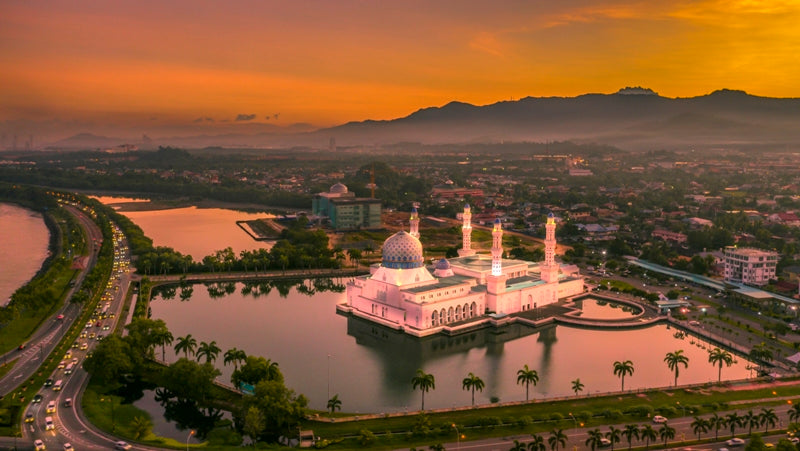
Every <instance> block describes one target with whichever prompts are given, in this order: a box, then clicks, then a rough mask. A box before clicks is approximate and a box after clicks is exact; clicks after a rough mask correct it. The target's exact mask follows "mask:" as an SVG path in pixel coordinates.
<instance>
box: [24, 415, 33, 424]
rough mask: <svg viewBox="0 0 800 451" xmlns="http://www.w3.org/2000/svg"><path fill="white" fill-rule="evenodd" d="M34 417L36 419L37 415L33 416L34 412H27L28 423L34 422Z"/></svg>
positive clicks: (26, 419)
mask: <svg viewBox="0 0 800 451" xmlns="http://www.w3.org/2000/svg"><path fill="white" fill-rule="evenodd" d="M34 419H35V417H34V416H33V413H31V412H28V413H26V414H25V422H26V423H33V420H34Z"/></svg>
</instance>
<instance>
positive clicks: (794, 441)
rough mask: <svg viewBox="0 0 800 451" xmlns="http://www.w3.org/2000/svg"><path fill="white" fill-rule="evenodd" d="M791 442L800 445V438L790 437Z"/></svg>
mask: <svg viewBox="0 0 800 451" xmlns="http://www.w3.org/2000/svg"><path fill="white" fill-rule="evenodd" d="M789 441H790V442H792V444H793V445H797V444H798V443H800V438H798V437H790V438H789Z"/></svg>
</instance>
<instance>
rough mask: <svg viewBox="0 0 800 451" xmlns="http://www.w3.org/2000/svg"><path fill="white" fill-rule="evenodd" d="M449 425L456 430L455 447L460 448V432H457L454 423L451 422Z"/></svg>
mask: <svg viewBox="0 0 800 451" xmlns="http://www.w3.org/2000/svg"><path fill="white" fill-rule="evenodd" d="M451 426H453V429H455V430H456V449H461V434H460V433H459V432H458V426H456V424H455V423H453V424H452V425H451Z"/></svg>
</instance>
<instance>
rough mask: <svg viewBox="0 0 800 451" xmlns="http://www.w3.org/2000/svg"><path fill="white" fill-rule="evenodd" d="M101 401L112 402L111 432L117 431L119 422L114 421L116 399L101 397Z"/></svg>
mask: <svg viewBox="0 0 800 451" xmlns="http://www.w3.org/2000/svg"><path fill="white" fill-rule="evenodd" d="M100 401H101V402H106V401H108V402H109V403H111V432H116V430H117V423H116V422H115V421H114V399H113V398H108V399H106V398H100Z"/></svg>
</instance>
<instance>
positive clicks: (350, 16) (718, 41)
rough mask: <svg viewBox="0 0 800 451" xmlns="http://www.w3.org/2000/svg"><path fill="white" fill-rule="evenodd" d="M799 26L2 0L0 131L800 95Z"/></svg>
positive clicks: (696, 16)
mask: <svg viewBox="0 0 800 451" xmlns="http://www.w3.org/2000/svg"><path fill="white" fill-rule="evenodd" d="M798 24H800V1H797V0H796V1H788V0H787V1H780V0H775V1H763V2H761V1H755V0H749V1H747V0H738V1H737V0H695V1H690V0H686V1H670V0H663V1H659V2H653V1H640V2H636V1H630V2H625V1H603V2H600V1H587V0H563V1H556V2H549V1H548V2H545V1H470V0H459V1H437V2H430V1H350V0H336V1H329V0H322V1H284V2H272V1H261V0H253V1H229V2H218V1H196V0H191V1H188V0H186V1H182V0H171V1H169V2H164V1H162V0H158V1H135V2H124V3H123V2H108V1H102V0H99V1H92V2H89V1H60V0H57V1H11V0H0V43H1V44H2V45H0V66H1V67H2V68H3V69H2V70H0V125H2V126H3V127H4V128H3V130H4V132H8V131H13V130H16V129H26V128H28V129H31V128H33V129H35V128H36V127H39V129H41V128H46V127H50V128H52V129H64V130H67V129H69V128H70V127H72V128H76V129H77V128H81V127H83V128H84V129H86V130H82V131H89V130H88V129H89V128H91V127H97V128H100V129H102V128H106V129H110V130H122V129H125V127H128V128H129V129H130V130H137V131H138V132H137V133H142V132H150V133H156V134H158V132H159V131H161V132H162V133H168V130H185V131H189V130H191V127H199V126H198V125H193V124H195V123H194V122H193V121H194V120H196V119H198V118H211V119H213V121H211V120H206V121H204V122H203V124H204V126H206V127H219V128H222V126H223V124H229V125H227V126H232V125H241V124H242V123H244V122H249V123H255V122H259V123H277V124H280V125H287V124H291V123H296V122H308V123H313V124H315V125H335V124H340V123H343V122H347V121H353V120H364V119H391V118H395V117H401V116H405V115H407V114H409V113H411V112H413V111H415V110H417V109H419V108H423V107H427V106H435V105H442V104H445V103H447V102H449V101H452V100H460V101H464V102H469V103H474V104H487V103H493V102H496V101H499V100H507V99H510V98H515V99H516V98H520V97H525V96H574V95H579V94H583V93H587V92H603V93H611V92H614V91H616V90H618V89H619V88H622V87H624V86H637V85H638V86H644V87H649V88H651V89H653V90H655V91H657V92H659V93H660V94H661V95H664V96H668V97H687V96H695V95H702V94H707V93H709V92H711V91H714V90H716V89H720V88H730V89H743V90H745V91H747V92H749V93H752V94H757V95H763V96H773V97H800V59H799V58H798V56H799V55H800V27H799V26H798ZM276 113H279V114H280V115H279V117H278V118H277V120H276V118H275V117H274V116H273V115H274V114H276ZM250 114H254V115H256V116H255V119H252V120H251V121H236V120H235V119H236V117H237V116H238V115H250ZM267 116H270V119H269V120H267V119H266V117H267ZM226 121H227V122H226ZM181 127H182V128H181ZM37 131H38V130H37ZM25 132H26V133H27V132H28V131H25Z"/></svg>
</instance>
